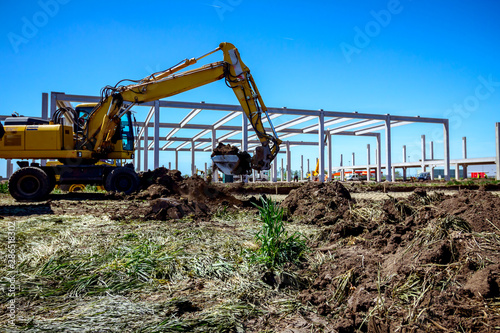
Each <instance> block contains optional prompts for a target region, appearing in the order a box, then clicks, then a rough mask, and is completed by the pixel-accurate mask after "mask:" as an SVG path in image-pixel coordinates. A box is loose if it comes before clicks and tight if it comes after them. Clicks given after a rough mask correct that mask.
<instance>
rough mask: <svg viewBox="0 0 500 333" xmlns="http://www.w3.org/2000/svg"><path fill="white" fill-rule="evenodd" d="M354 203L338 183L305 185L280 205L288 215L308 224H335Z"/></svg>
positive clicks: (291, 193) (293, 191) (294, 191)
mask: <svg viewBox="0 0 500 333" xmlns="http://www.w3.org/2000/svg"><path fill="white" fill-rule="evenodd" d="M351 203H354V201H353V199H351V195H350V194H349V191H347V190H346V188H345V187H344V186H343V185H342V184H341V183H340V182H330V183H312V182H311V183H307V184H305V185H303V186H301V187H300V188H298V189H295V190H292V191H291V192H290V194H289V195H288V196H287V197H286V199H285V200H284V201H283V202H282V203H281V207H283V208H284V209H285V210H286V211H287V213H288V215H289V216H290V217H292V218H294V219H296V220H299V219H300V220H301V221H303V222H305V223H309V224H319V225H331V224H334V223H336V222H337V221H338V220H339V219H340V218H342V217H343V216H344V214H345V213H346V212H347V211H348V210H349V205H350V204H351Z"/></svg>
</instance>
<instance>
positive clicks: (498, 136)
mask: <svg viewBox="0 0 500 333" xmlns="http://www.w3.org/2000/svg"><path fill="white" fill-rule="evenodd" d="M495 142H496V151H497V153H496V166H497V175H496V179H497V180H500V123H495Z"/></svg>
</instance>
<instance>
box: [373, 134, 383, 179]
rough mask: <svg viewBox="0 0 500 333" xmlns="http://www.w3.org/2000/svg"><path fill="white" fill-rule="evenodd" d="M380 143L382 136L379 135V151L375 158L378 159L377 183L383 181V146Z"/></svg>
mask: <svg viewBox="0 0 500 333" xmlns="http://www.w3.org/2000/svg"><path fill="white" fill-rule="evenodd" d="M380 141H381V140H380V135H377V149H376V151H375V157H376V159H377V182H381V181H382V154H381V150H382V144H381V142H380Z"/></svg>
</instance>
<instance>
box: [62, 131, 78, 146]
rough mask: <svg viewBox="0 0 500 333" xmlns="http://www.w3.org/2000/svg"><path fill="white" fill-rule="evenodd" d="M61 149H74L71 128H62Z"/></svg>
mask: <svg viewBox="0 0 500 333" xmlns="http://www.w3.org/2000/svg"><path fill="white" fill-rule="evenodd" d="M62 135H63V149H66V150H71V149H74V148H75V142H74V139H73V127H72V126H64V127H63V134H62Z"/></svg>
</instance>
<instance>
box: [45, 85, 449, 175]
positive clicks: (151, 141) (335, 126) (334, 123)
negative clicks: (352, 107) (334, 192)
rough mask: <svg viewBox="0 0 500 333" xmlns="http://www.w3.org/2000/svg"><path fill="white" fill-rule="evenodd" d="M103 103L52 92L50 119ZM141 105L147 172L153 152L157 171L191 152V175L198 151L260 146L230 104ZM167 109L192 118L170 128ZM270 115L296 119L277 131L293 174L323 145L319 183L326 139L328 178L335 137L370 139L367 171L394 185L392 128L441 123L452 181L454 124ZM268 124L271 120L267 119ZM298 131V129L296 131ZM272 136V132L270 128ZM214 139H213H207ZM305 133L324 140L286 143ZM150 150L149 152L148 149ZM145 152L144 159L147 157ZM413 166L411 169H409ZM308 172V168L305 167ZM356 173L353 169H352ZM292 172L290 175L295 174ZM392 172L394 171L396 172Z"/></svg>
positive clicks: (349, 115) (279, 111)
mask: <svg viewBox="0 0 500 333" xmlns="http://www.w3.org/2000/svg"><path fill="white" fill-rule="evenodd" d="M99 100H100V98H99V97H98V96H86V95H74V94H65V93H62V92H51V94H50V115H52V114H53V113H54V112H55V111H56V109H57V108H58V107H60V106H62V105H68V103H72V102H79V103H92V102H98V101H99ZM138 106H149V107H150V109H149V111H148V113H147V114H146V117H145V118H144V121H142V122H137V123H136V125H138V126H139V127H140V130H139V133H138V135H137V139H136V140H137V141H136V151H137V154H136V166H140V164H141V155H143V161H142V162H143V163H142V164H143V165H144V168H143V169H145V170H147V169H148V164H149V163H148V162H149V161H148V152H149V151H150V150H152V151H153V152H154V153H153V167H154V168H157V167H159V165H160V150H162V151H173V152H175V154H176V160H175V166H176V168H177V167H178V152H179V151H190V152H191V157H192V163H191V171H192V173H196V167H195V164H194V161H195V153H196V152H207V151H211V150H213V149H214V148H215V147H216V145H217V143H218V142H225V143H230V144H233V145H237V146H239V147H240V149H243V150H248V149H251V148H253V147H254V146H256V145H258V144H260V142H259V141H258V140H257V138H256V136H255V135H254V134H251V135H250V136H249V135H248V130H249V129H251V125H249V124H248V120H247V118H246V117H243V116H242V115H243V110H242V108H241V106H239V105H229V104H213V103H204V102H201V103H193V102H181V101H167V100H159V101H154V102H148V103H143V104H141V105H138ZM162 108H177V109H188V110H191V111H189V112H188V113H187V114H186V116H185V117H184V118H183V119H182V120H181V121H180V122H179V123H165V122H163V123H162V122H160V112H161V109H162ZM203 110H213V111H222V112H224V115H223V116H221V117H220V118H218V119H216V120H215V121H213V122H212V123H211V124H195V123H193V122H192V119H193V118H194V117H195V116H196V115H197V114H198V113H200V112H202V111H203ZM48 111H49V95H48V94H47V93H43V94H42V117H43V118H48V116H49V112H48ZM268 113H269V115H270V117H271V119H275V118H277V117H280V116H282V115H292V116H296V118H294V119H292V120H289V121H286V122H284V123H281V124H279V125H278V126H276V128H275V129H276V132H277V133H278V136H279V138H280V139H282V140H283V146H284V147H286V150H285V152H286V155H287V160H288V168H289V169H290V156H291V152H290V148H291V147H293V146H304V145H305V146H318V156H319V179H320V181H323V180H324V178H325V175H324V171H323V170H325V164H326V163H325V162H326V159H325V147H326V146H327V145H326V143H325V135H326V138H327V140H326V141H327V142H328V174H329V175H330V177H331V174H332V170H331V169H332V154H331V146H332V144H331V143H332V140H331V136H333V135H350V136H367V137H374V138H375V139H376V145H377V150H376V152H377V153H376V155H377V156H376V164H375V165H367V166H364V168H366V169H370V168H376V169H377V170H378V172H377V176H378V177H377V180H378V181H381V178H380V174H381V172H380V171H381V170H382V169H385V171H386V180H388V181H392V179H393V174H394V172H393V169H394V166H397V167H405V166H400V164H401V163H399V164H396V165H394V164H393V163H392V148H391V142H392V139H391V129H392V128H393V127H396V126H403V125H408V124H412V123H427V124H441V125H442V126H443V142H444V156H443V159H442V160H432V162H433V165H442V166H444V175H445V179H446V180H449V179H450V163H451V162H450V148H449V122H448V119H444V118H424V117H418V116H417V117H409V116H397V115H390V114H385V115H381V114H369V113H358V112H341V111H325V110H323V109H320V110H306V109H289V108H286V107H282V108H275V107H271V108H268ZM239 116H242V122H241V126H230V125H226V123H227V122H229V121H230V120H232V119H234V118H236V117H239ZM314 119H317V124H314V125H308V126H302V127H299V128H297V127H296V126H298V125H300V124H302V123H304V122H307V121H311V120H314ZM263 121H264V123H265V122H267V119H263ZM292 127H294V128H292ZM150 128H152V129H153V136H150V135H149V129H150ZM160 128H168V129H170V131H169V133H168V134H167V135H166V136H164V137H160ZM181 129H193V130H199V132H198V133H197V134H195V135H193V136H192V137H177V136H175V134H176V133H177V132H178V131H179V130H181ZM266 130H269V131H271V129H267V128H266ZM217 131H229V132H228V133H226V134H224V135H222V136H220V137H217ZM378 131H383V132H384V133H385V147H384V148H385V152H386V154H385V156H386V159H385V164H382V161H381V158H380V157H381V150H382V149H381V148H382V147H381V144H380V142H381V135H382V134H381V133H378ZM208 134H211V135H210V136H209V137H205V136H207V135H208ZM239 134H241V139H232V138H231V137H233V136H236V135H239ZM301 134H316V135H317V136H318V140H317V141H299V140H295V141H294V140H284V139H287V138H290V137H292V136H297V135H299V136H300V135H301ZM177 142H180V145H178V146H177V147H172V146H173V145H174V144H175V143H177ZM145 147H147V148H146V149H145ZM141 152H142V154H141ZM426 163H427V160H425V158H424V160H423V161H422V165H424V164H426ZM273 164H274V167H273V168H272V169H274V170H273V171H274V172H273V174H274V175H273V178H274V179H276V174H277V173H276V170H275V169H276V165H277V161H276V162H273ZM408 166H409V167H410V165H408ZM301 168H302V169H303V165H302V167H301ZM345 168H347V167H344V166H342V165H341V166H340V169H345ZM350 168H352V167H350ZM289 171H290V170H289ZM391 171H392V172H391ZM288 175H290V172H288Z"/></svg>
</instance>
